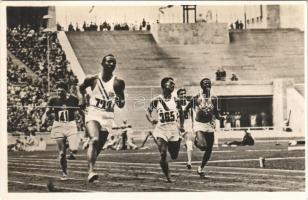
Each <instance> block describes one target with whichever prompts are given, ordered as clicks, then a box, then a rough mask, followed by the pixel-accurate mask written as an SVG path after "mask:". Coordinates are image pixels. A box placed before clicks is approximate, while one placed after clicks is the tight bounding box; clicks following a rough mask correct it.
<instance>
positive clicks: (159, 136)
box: [146, 77, 181, 183]
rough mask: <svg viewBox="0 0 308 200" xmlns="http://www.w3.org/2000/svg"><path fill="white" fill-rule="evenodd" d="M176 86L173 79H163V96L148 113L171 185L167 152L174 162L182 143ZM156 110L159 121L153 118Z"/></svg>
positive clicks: (162, 163) (156, 99)
mask: <svg viewBox="0 0 308 200" xmlns="http://www.w3.org/2000/svg"><path fill="white" fill-rule="evenodd" d="M174 86H175V83H174V80H173V78H171V77H166V78H163V79H162V80H161V87H162V95H158V96H157V97H155V98H154V99H153V100H152V101H151V103H150V106H149V107H148V109H147V113H146V117H147V119H148V121H149V122H150V123H152V124H153V125H156V127H155V129H154V131H153V135H154V137H155V138H156V141H157V146H158V150H159V152H160V166H161V169H162V171H163V173H164V175H165V176H166V178H167V180H166V181H167V182H169V183H170V182H172V180H171V178H170V173H169V166H168V161H167V150H168V152H169V154H170V157H171V159H173V160H174V159H176V158H177V157H178V155H179V151H180V143H181V140H180V134H179V124H178V118H179V106H178V104H177V101H176V98H175V97H174V96H172V92H173V90H174ZM154 109H155V110H156V111H157V113H158V120H156V119H153V117H152V112H153V110H154Z"/></svg>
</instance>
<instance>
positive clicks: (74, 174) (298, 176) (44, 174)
mask: <svg viewBox="0 0 308 200" xmlns="http://www.w3.org/2000/svg"><path fill="white" fill-rule="evenodd" d="M260 147H261V148H262V147H263V146H260ZM254 148H255V147H254ZM261 148H259V149H261ZM280 148H281V147H279V150H278V148H277V150H278V151H277V152H274V153H267V152H266V153H265V154H263V153H253V152H250V153H247V154H246V153H245V152H243V151H240V150H239V149H235V151H233V152H230V151H225V150H224V149H221V150H222V151H224V152H223V153H218V154H215V156H214V157H213V158H212V159H211V160H210V162H209V164H208V165H207V166H206V168H205V170H206V176H205V178H204V179H200V177H199V175H198V174H197V173H196V169H197V167H198V166H199V165H200V161H198V160H199V159H194V162H193V166H192V167H193V168H192V169H191V170H188V169H187V168H186V162H185V160H186V156H185V154H183V153H182V154H181V155H180V156H179V158H178V159H177V160H176V161H173V160H171V159H170V158H168V159H169V167H170V172H171V178H172V179H173V180H174V182H172V183H166V182H165V177H164V175H163V173H162V170H161V167H160V165H159V156H158V152H156V151H154V150H153V151H152V150H148V151H144V152H143V151H142V150H141V151H130V150H127V151H123V152H116V151H108V152H103V153H102V155H100V156H99V158H98V160H97V162H96V166H95V169H96V172H97V173H98V174H99V177H100V178H99V182H98V183H95V184H90V183H88V182H87V176H88V169H87V168H88V167H87V160H86V154H85V152H80V153H78V154H77V155H76V157H77V160H68V180H67V181H61V179H60V178H61V175H62V171H61V169H60V163H59V159H58V158H57V152H56V151H46V152H21V153H14V152H12V153H9V156H8V161H7V164H8V180H9V182H8V191H9V192H47V191H48V190H47V183H49V182H50V181H51V182H52V183H53V185H54V186H55V188H56V191H58V192H74V191H75V192H215V191H216V192H220V191H224V192H235V191H237V192H239V191H245V192H247V191H255V192H257V191H264V192H265V191H267V192H287V191H294V192H303V191H305V181H306V179H305V170H303V169H304V168H303V167H302V165H303V163H304V160H305V157H304V155H305V154H304V152H302V151H296V152H294V151H292V152H289V151H283V150H282V149H281V150H280ZM105 153H107V154H108V155H106V154H105ZM142 153H145V154H143V155H142ZM184 153H185V152H184ZM197 155H198V154H197ZM198 156H199V155H198ZM260 156H264V157H266V168H260V167H258V166H259V157H260ZM70 188H72V189H70ZM73 189H75V190H73Z"/></svg>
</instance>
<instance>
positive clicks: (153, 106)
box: [145, 98, 158, 125]
mask: <svg viewBox="0 0 308 200" xmlns="http://www.w3.org/2000/svg"><path fill="white" fill-rule="evenodd" d="M157 104H158V98H155V99H153V100H152V101H151V103H150V105H149V107H148V109H147V111H146V115H145V116H146V118H147V120H148V121H149V122H150V123H151V124H153V125H155V124H157V120H156V119H153V117H152V112H153V110H154V109H156V108H157Z"/></svg>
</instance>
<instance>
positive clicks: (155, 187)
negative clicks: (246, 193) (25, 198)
mask: <svg viewBox="0 0 308 200" xmlns="http://www.w3.org/2000/svg"><path fill="white" fill-rule="evenodd" d="M27 169H33V170H41V171H49V170H48V169H42V168H27ZM55 171H57V172H62V170H55ZM71 171H72V172H74V173H76V174H88V173H87V172H81V171H76V170H71ZM9 173H11V174H21V175H24V176H37V177H47V178H57V179H59V178H60V177H59V176H52V175H46V174H35V173H31V174H29V173H24V172H19V171H10V172H9ZM101 175H103V174H101ZM109 176H110V175H109ZM113 177H118V178H121V177H122V178H138V179H150V180H156V181H157V180H162V181H163V180H164V179H162V178H157V179H155V178H147V177H140V176H139V177H133V176H125V175H118V176H113ZM68 180H76V181H85V182H86V179H78V178H68ZM63 182H64V181H63ZM104 183H106V184H110V185H114V186H123V185H125V186H130V187H143V188H146V189H161V190H164V191H165V190H166V188H167V189H168V190H178V191H189V192H209V191H211V190H197V189H191V188H179V187H160V186H150V185H145V184H139V183H138V184H130V183H123V182H119V181H117V182H112V181H104ZM166 184H169V183H166ZM234 186H236V185H234ZM57 188H59V189H61V188H63V187H57ZM280 189H283V188H280ZM284 189H287V188H284ZM85 191H86V192H88V191H89V192H98V191H95V190H85Z"/></svg>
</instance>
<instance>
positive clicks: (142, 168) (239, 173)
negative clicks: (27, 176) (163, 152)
mask: <svg viewBox="0 0 308 200" xmlns="http://www.w3.org/2000/svg"><path fill="white" fill-rule="evenodd" d="M31 162H32V163H37V162H38V161H31ZM31 162H23V163H19V162H12V161H10V162H9V166H11V167H13V166H16V167H18V166H25V167H27V166H41V165H38V164H31ZM29 163H30V164H29ZM45 163H48V164H54V166H55V167H58V165H56V163H53V162H51V161H48V162H45ZM69 166H70V167H73V166H74V167H76V166H77V167H80V166H81V167H84V166H85V164H79V163H70V164H69ZM49 167H51V166H50V165H49ZM116 168H117V169H111V171H120V172H122V171H123V170H119V169H124V171H123V172H125V170H138V171H139V170H140V171H145V169H148V170H158V171H160V168H159V167H147V166H142V167H136V166H135V167H134V169H130V168H127V167H125V166H120V165H119V166H117V167H116ZM97 169H100V170H103V169H104V170H108V169H110V167H107V166H104V165H103V166H102V165H101V164H98V165H97ZM171 170H172V171H175V172H172V174H174V175H179V173H177V172H178V171H180V172H181V173H183V172H184V173H185V174H187V175H189V176H193V177H194V176H197V175H195V174H194V173H192V172H191V171H188V170H187V169H179V168H176V169H171ZM140 171H139V172H140ZM207 172H208V173H211V174H225V175H249V176H257V177H261V178H262V180H263V179H264V178H273V177H277V178H293V179H304V178H305V177H304V176H292V175H289V174H286V175H279V174H261V173H244V172H230V171H229V172H226V171H225V172H224V171H213V170H208V171H207ZM147 173H152V172H151V171H147ZM262 176H265V177H262ZM215 178H219V177H216V176H215ZM269 181H273V182H275V180H269ZM286 181H287V182H289V183H293V182H294V181H289V180H286ZM277 182H280V181H277Z"/></svg>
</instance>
